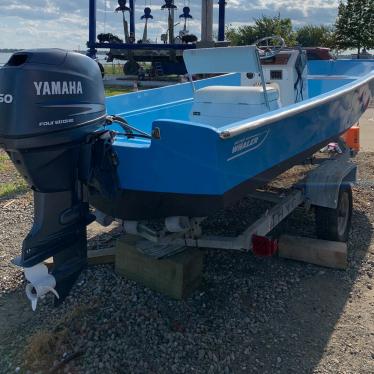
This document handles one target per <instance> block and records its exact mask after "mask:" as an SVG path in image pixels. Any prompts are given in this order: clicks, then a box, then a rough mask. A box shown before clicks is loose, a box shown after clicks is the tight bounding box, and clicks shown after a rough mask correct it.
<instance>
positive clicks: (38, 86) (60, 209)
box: [0, 49, 106, 303]
mask: <svg viewBox="0 0 374 374" xmlns="http://www.w3.org/2000/svg"><path fill="white" fill-rule="evenodd" d="M105 122H106V108H105V95H104V87H103V81H102V78H101V72H100V69H99V67H98V65H97V63H96V62H95V61H94V60H92V59H91V58H89V57H86V56H84V55H81V54H78V53H73V52H68V51H64V50H60V49H38V50H25V51H22V52H18V53H15V54H13V55H12V57H11V58H10V60H9V61H8V63H7V64H6V65H5V66H4V67H3V68H1V69H0V147H2V148H4V149H5V150H6V152H7V153H8V155H9V156H10V158H11V160H12V161H13V163H14V165H15V166H16V168H17V169H18V171H19V172H20V174H21V175H22V176H23V177H24V178H25V179H26V181H27V182H28V184H29V186H30V187H31V188H32V189H33V190H34V225H33V227H32V229H31V231H30V232H29V234H28V235H27V237H26V238H25V240H24V242H23V246H22V255H21V256H20V257H19V258H17V259H15V260H14V263H16V264H17V265H20V266H23V267H25V268H29V269H28V272H29V273H30V274H29V275H30V277H29V278H30V279H39V278H40V277H39V278H38V277H37V276H35V274H34V272H36V270H34V269H39V268H40V264H42V262H43V261H44V260H45V259H47V258H49V257H53V260H54V267H53V269H52V272H51V276H53V278H54V279H55V281H53V282H52V284H54V283H55V284H56V292H57V293H56V294H57V295H59V301H62V300H63V299H64V297H65V296H66V295H67V294H68V292H69V290H70V288H71V287H72V285H73V283H74V281H75V279H76V278H77V277H78V275H79V273H80V272H81V270H82V269H83V268H84V267H85V265H86V262H87V238H86V226H87V224H89V223H90V222H92V221H93V220H94V217H93V216H92V215H91V214H90V212H89V205H88V201H87V199H86V198H85V193H84V189H85V184H86V183H87V180H88V178H89V175H90V171H91V169H92V167H93V166H92V159H93V158H94V157H95V156H94V155H95V151H94V147H95V144H97V143H100V141H101V140H100V139H101V138H100V134H103V133H104V132H105V130H102V131H101V128H103V126H104V125H105ZM96 153H97V152H96ZM29 278H28V279H29ZM42 286H43V285H41V284H33V287H34V288H35V290H38V289H41V287H42ZM29 288H30V287H29ZM29 294H32V292H29ZM36 294H37V293H36ZM34 303H35V301H34Z"/></svg>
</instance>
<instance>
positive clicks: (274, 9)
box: [0, 0, 338, 49]
mask: <svg viewBox="0 0 374 374" xmlns="http://www.w3.org/2000/svg"><path fill="white" fill-rule="evenodd" d="M226 1H227V7H226V13H227V17H226V21H227V24H231V25H234V26H235V25H240V24H250V23H252V22H253V19H254V18H256V17H260V16H261V15H267V16H276V15H278V13H280V15H281V17H289V18H291V19H292V21H293V24H294V26H295V27H297V26H302V25H304V24H309V23H311V24H332V23H334V21H335V18H336V15H337V4H338V0H249V1H248V0H226ZM217 2H218V1H217V0H214V3H215V5H214V6H215V9H214V22H215V24H214V33H215V34H216V33H217V28H218V27H217V19H218V5H217ZM88 3H89V1H88V0H28V1H25V0H23V1H21V0H0V49H1V48H37V47H60V48H65V49H85V44H86V41H87V39H88ZM135 3H136V16H135V17H136V21H137V26H136V33H137V39H141V37H142V34H143V27H144V21H141V20H140V17H141V15H142V14H143V9H144V7H145V6H150V7H151V9H152V14H153V16H154V19H153V20H151V21H150V23H149V27H148V36H149V38H150V39H152V40H154V41H155V40H156V38H157V40H158V41H160V35H161V34H162V33H164V32H165V31H166V29H167V13H166V12H165V11H161V10H160V7H161V5H162V4H163V3H164V1H162V0H136V2H135ZM175 4H176V5H177V6H178V10H177V15H179V14H181V13H182V9H183V6H185V5H189V6H190V8H191V15H192V16H193V17H194V19H193V20H192V21H191V22H190V23H189V27H188V28H189V30H190V32H193V33H195V34H196V35H197V36H200V12H201V0H190V1H188V0H175ZM116 6H117V1H116V0H97V21H98V22H97V33H100V32H110V33H112V34H116V35H119V36H120V37H121V38H123V28H122V17H121V15H120V14H119V13H115V12H114V9H115V7H116ZM105 9H106V10H105ZM180 28H182V24H181V25H178V26H177V27H176V29H177V31H178V30H179V29H180Z"/></svg>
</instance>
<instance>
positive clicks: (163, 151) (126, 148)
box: [90, 46, 374, 220]
mask: <svg viewBox="0 0 374 374" xmlns="http://www.w3.org/2000/svg"><path fill="white" fill-rule="evenodd" d="M256 53H257V52H256V48H255V47H253V46H247V47H227V48H214V49H200V50H191V51H185V52H184V55H185V62H186V66H187V69H188V71H189V73H190V74H191V75H193V74H197V73H205V74H218V73H226V74H225V75H220V76H217V77H213V78H208V79H202V80H199V81H196V82H193V83H184V84H178V85H175V86H172V87H165V88H160V89H154V90H147V91H140V92H136V93H131V94H125V95H119V96H115V97H110V98H107V99H106V106H107V112H108V113H109V114H115V115H117V116H121V117H123V118H125V119H126V120H127V121H128V122H129V123H130V124H131V125H132V126H134V127H136V128H139V129H141V130H142V131H144V132H148V133H152V131H154V130H155V129H159V132H160V134H161V138H160V139H151V140H150V139H136V138H133V139H129V138H126V137H120V136H119V137H117V138H116V140H115V142H114V144H113V149H114V151H115V153H116V154H117V155H118V159H119V160H120V162H119V165H118V183H119V189H118V191H117V193H116V194H115V197H114V198H113V196H110V197H109V198H107V197H106V196H105V195H103V194H102V193H101V192H100V191H95V189H91V190H90V202H91V204H93V205H94V206H95V207H96V208H98V209H99V210H100V211H102V212H105V213H106V214H108V215H110V216H112V217H116V218H121V219H123V220H142V219H143V220H144V219H149V218H165V217H169V216H188V217H203V216H208V215H211V214H212V213H214V212H215V211H217V210H219V209H222V208H225V207H227V206H229V205H231V204H233V203H234V202H236V201H237V200H238V199H240V198H242V197H243V196H245V195H246V194H247V193H248V192H250V191H252V190H254V189H255V188H258V187H259V186H262V185H264V184H266V183H267V182H269V181H270V180H271V179H273V178H275V177H276V176H277V175H279V174H280V173H282V172H284V171H285V170H287V169H289V168H291V167H292V166H294V165H295V164H297V163H300V162H302V161H303V160H305V159H306V158H308V157H310V156H311V155H312V154H313V153H315V152H316V151H318V150H319V149H321V148H323V147H324V146H326V145H327V144H328V143H330V142H333V141H336V140H337V139H338V137H339V136H340V135H341V134H342V133H344V132H345V131H347V129H348V128H350V127H351V126H352V125H354V124H355V123H357V122H358V120H359V118H360V116H361V115H362V113H364V112H365V110H366V108H367V107H368V104H369V101H370V99H371V97H372V95H373V92H374V63H373V62H364V61H357V60H356V61H352V60H329V61H310V62H309V63H308V64H305V61H304V62H301V64H300V60H301V59H302V60H303V59H304V55H303V52H302V51H300V50H299V49H282V50H280V51H278V53H276V54H275V55H273V56H272V57H270V58H266V59H263V60H261V62H262V63H261V64H260V65H259V64H257V62H256V61H257V58H256ZM298 63H299V65H300V67H298V66H297V64H298ZM300 69H302V71H300ZM308 70H309V71H308ZM261 71H263V75H264V80H265V81H266V87H265V90H266V91H267V96H268V105H269V107H267V104H266V96H264V94H263V92H264V88H263V85H262V84H261V74H260V72H261ZM247 72H250V73H247ZM254 73H257V77H256V76H255V77H253V78H252V76H253V75H254ZM248 77H249V78H248Z"/></svg>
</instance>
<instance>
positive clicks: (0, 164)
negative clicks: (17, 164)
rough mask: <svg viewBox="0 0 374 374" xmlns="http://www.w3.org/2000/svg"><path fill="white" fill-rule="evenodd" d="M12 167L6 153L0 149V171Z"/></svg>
mask: <svg viewBox="0 0 374 374" xmlns="http://www.w3.org/2000/svg"><path fill="white" fill-rule="evenodd" d="M12 167H13V165H12V162H11V161H10V160H9V157H8V156H7V154H6V153H4V152H1V151H0V173H2V172H5V171H9V170H11V169H12Z"/></svg>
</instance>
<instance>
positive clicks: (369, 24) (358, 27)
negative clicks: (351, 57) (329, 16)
mask: <svg viewBox="0 0 374 374" xmlns="http://www.w3.org/2000/svg"><path fill="white" fill-rule="evenodd" d="M335 28H336V32H335V38H336V44H337V47H338V48H340V49H348V48H356V49H357V57H358V58H360V54H361V49H362V48H366V49H371V48H374V0H347V3H346V4H345V3H343V2H341V3H340V4H339V8H338V17H337V19H336V23H335Z"/></svg>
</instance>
